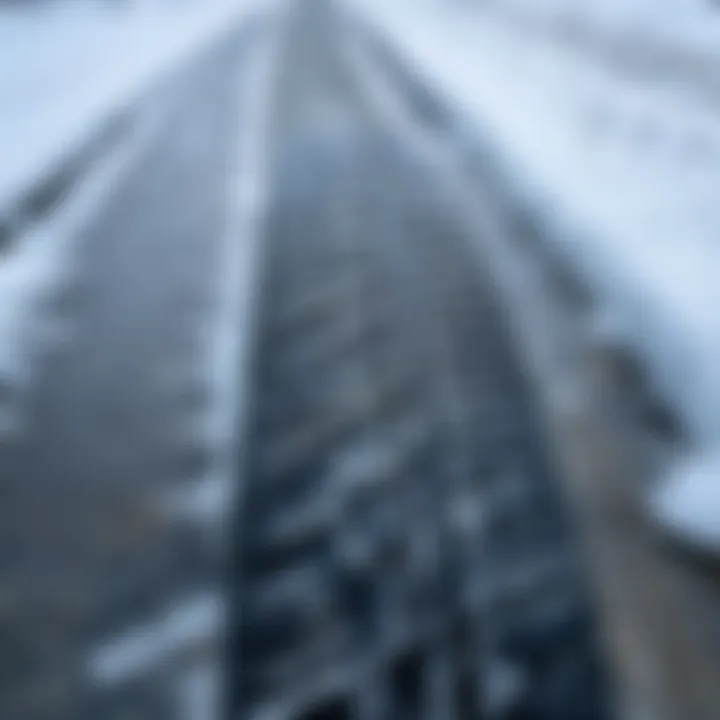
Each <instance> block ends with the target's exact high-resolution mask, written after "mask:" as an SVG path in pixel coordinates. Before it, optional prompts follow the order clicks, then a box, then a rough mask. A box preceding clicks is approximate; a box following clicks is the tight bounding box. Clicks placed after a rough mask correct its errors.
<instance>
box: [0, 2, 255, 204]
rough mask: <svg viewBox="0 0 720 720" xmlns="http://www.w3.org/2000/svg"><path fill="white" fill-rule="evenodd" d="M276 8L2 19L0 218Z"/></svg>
mask: <svg viewBox="0 0 720 720" xmlns="http://www.w3.org/2000/svg"><path fill="white" fill-rule="evenodd" d="M268 4H269V2H268V0H212V2H208V3H196V2H193V3H182V4H181V3H170V2H167V3H162V4H160V3H158V4H157V5H155V6H153V5H148V6H147V7H148V8H150V9H149V10H140V9H137V10H132V9H128V10H126V11H124V12H123V11H122V10H121V9H118V8H106V9H104V10H103V9H100V8H95V9H92V7H88V4H87V3H83V2H75V3H70V4H61V5H60V6H53V5H50V6H41V8H40V9H38V10H36V11H34V12H30V11H25V12H18V11H17V10H15V11H13V10H7V9H6V10H4V11H2V12H0V68H3V70H4V71H3V72H0V107H2V113H1V114H0V157H2V159H3V161H2V165H1V166H0V213H5V212H6V211H7V208H8V206H9V205H11V204H12V202H13V200H14V199H15V198H16V197H17V196H18V194H20V193H24V192H26V191H27V190H28V189H29V188H30V187H31V186H32V184H33V183H34V182H36V181H37V180H38V179H41V178H42V177H43V176H44V175H46V174H47V173H48V171H49V169H50V168H51V166H52V165H54V164H55V163H57V162H58V161H60V160H61V159H62V158H63V157H64V156H68V155H70V154H72V153H73V152H74V151H75V150H76V149H77V147H78V145H81V144H82V143H83V142H85V141H86V140H87V138H88V136H89V135H90V134H92V133H93V132H94V131H95V129H96V127H97V126H98V125H99V124H100V123H101V122H102V121H103V120H104V119H105V118H107V117H108V116H110V115H112V114H113V113H114V112H116V111H118V110H122V109H124V108H127V106H128V105H129V104H131V103H132V102H133V100H134V99H136V98H137V97H138V95H140V94H142V92H143V90H144V89H146V88H148V86H149V85H151V84H152V83H153V82H154V81H155V80H157V79H158V78H159V77H161V76H162V75H163V74H164V73H165V72H167V71H168V70H169V69H170V68H172V67H173V66H176V65H178V64H180V63H182V61H183V59H184V58H187V57H189V56H190V55H191V54H192V53H193V52H196V51H198V50H199V49H200V48H201V47H202V45H203V44H204V43H206V42H207V41H209V40H210V39H211V38H212V37H213V36H214V35H216V34H217V33H219V32H221V31H222V30H223V29H225V28H228V27H229V23H230V22H231V21H232V20H233V19H239V18H241V17H242V15H243V14H244V13H245V14H246V13H249V12H250V11H252V10H256V9H258V8H259V7H262V6H263V5H268Z"/></svg>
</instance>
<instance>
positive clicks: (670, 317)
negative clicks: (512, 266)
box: [355, 0, 720, 544]
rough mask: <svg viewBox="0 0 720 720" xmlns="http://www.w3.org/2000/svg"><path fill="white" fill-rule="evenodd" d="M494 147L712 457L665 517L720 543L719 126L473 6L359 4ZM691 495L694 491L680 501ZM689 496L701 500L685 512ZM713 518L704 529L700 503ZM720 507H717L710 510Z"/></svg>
mask: <svg viewBox="0 0 720 720" xmlns="http://www.w3.org/2000/svg"><path fill="white" fill-rule="evenodd" d="M355 4H356V5H357V6H358V8H362V10H363V12H364V13H365V15H366V16H367V17H368V18H370V19H372V21H373V22H374V23H375V24H376V25H377V26H379V27H380V28H381V30H382V31H383V33H384V34H385V35H386V36H387V37H388V38H390V39H392V41H393V43H394V44H395V45H396V46H397V47H398V49H399V50H400V51H401V53H402V54H403V55H404V56H405V57H406V58H407V59H408V60H410V61H412V62H413V64H414V66H415V67H416V68H417V70H418V72H419V74H420V75H422V76H423V77H425V78H427V79H428V80H429V81H430V82H431V83H432V85H433V87H434V89H435V90H436V91H438V93H439V94H440V95H441V96H442V97H444V98H445V100H446V101H447V102H448V103H449V104H450V106H451V107H453V108H454V109H455V110H457V111H458V112H459V114H460V117H461V118H462V123H464V124H465V125H466V128H465V129H467V130H468V131H469V132H471V133H477V134H482V137H481V142H482V143H483V144H484V145H487V144H490V145H491V146H493V147H495V148H496V149H497V150H498V151H499V153H500V155H501V157H502V159H503V160H504V162H505V166H506V168H507V170H508V172H509V173H510V174H511V175H512V177H513V178H514V180H515V182H516V187H517V192H518V194H519V195H520V196H521V197H523V199H525V200H527V201H530V202H532V203H533V205H534V206H535V207H538V208H539V209H541V211H542V213H543V216H544V218H545V219H546V220H547V222H548V223H549V225H550V227H551V228H552V230H553V232H552V235H553V240H554V241H555V242H556V243H557V245H558V248H559V249H560V250H561V251H562V252H563V254H564V256H566V257H567V258H569V259H570V261H571V262H572V263H573V265H574V266H575V267H576V268H577V269H578V271H579V272H580V273H581V274H582V276H583V277H584V278H585V280H586V281H587V282H588V284H589V285H590V286H591V287H592V288H593V290H594V291H595V293H596V294H597V296H598V297H599V298H600V299H601V300H602V301H603V302H604V305H605V308H606V312H607V315H608V317H609V318H610V324H611V326H612V327H613V331H614V332H615V333H617V334H618V335H619V336H621V337H623V338H624V339H626V340H627V341H629V342H631V343H632V344H633V345H634V346H635V347H636V348H637V349H638V351H639V353H640V354H641V355H642V356H643V359H644V360H645V362H646V363H647V365H648V367H649V369H650V371H651V373H652V376H653V380H654V382H655V384H656V385H657V387H658V389H659V390H660V391H661V392H662V393H663V394H664V395H665V396H666V397H667V398H668V399H669V400H670V402H671V403H672V404H673V405H674V406H675V407H676V408H677V409H678V411H679V412H680V413H681V416H682V417H683V420H684V421H685V423H686V424H687V426H688V428H689V429H690V431H691V433H692V435H693V437H694V438H695V440H696V442H697V451H698V453H699V454H700V455H702V456H703V459H702V460H699V461H695V462H696V465H697V467H700V468H702V469H703V471H699V470H698V469H697V467H695V466H693V470H692V478H693V480H692V488H691V489H690V488H689V483H690V481H689V480H688V479H687V473H686V472H685V471H684V470H679V471H678V472H679V473H680V476H681V478H683V479H682V480H681V481H680V482H672V483H669V484H668V485H667V486H664V488H665V490H663V491H662V492H661V493H660V495H659V496H658V498H657V502H656V503H655V506H654V509H655V510H656V511H657V512H659V513H660V514H661V516H662V517H663V518H664V520H665V521H666V522H667V523H668V524H670V525H671V526H672V527H673V528H674V529H675V530H676V531H679V532H682V533H683V534H686V535H688V536H690V538H691V539H693V540H694V541H699V540H701V541H703V542H704V543H705V544H707V543H712V542H714V543H717V542H718V540H720V483H718V481H717V480H716V479H715V478H714V477H713V476H714V474H715V468H717V467H718V463H717V461H714V460H711V461H710V463H711V468H712V469H711V470H709V469H708V460H707V457H712V456H714V455H715V452H716V448H718V447H719V445H718V443H719V441H720V411H719V408H720V318H718V316H717V308H718V307H720V283H718V281H717V268H718V267H720V245H719V244H718V242H717V237H718V233H719V232H720V210H718V206H717V186H718V180H719V179H720V125H718V123H717V118H716V116H715V114H714V113H713V112H711V111H710V110H709V109H707V108H705V107H702V106H699V105H698V106H697V107H692V106H689V105H688V104H687V103H686V102H684V101H682V100H679V99H678V97H677V95H676V94H675V93H674V92H673V89H672V88H664V87H661V86H658V85H649V84H644V83H642V82H638V81H637V80H636V79H632V78H627V79H625V78H621V77H618V75H617V73H611V72H609V71H608V70H607V68H605V67H603V66H602V65H600V64H598V63H593V62H592V61H591V60H590V59H583V58H581V57H579V56H577V55H575V54H568V53H566V52H563V51H562V49H560V48H558V47H557V46H554V45H553V44H552V43H551V42H547V41H545V40H543V39H542V38H540V37H538V38H537V39H532V38H531V37H529V36H528V34H526V33H520V34H517V33H513V32H512V30H511V29H510V28H509V27H508V25H507V24H506V23H503V22H501V21H494V20H493V19H492V18H491V17H490V16H488V15H487V13H484V12H482V11H481V10H480V9H472V8H468V5H467V4H464V5H458V6H455V8H454V9H453V8H452V7H449V6H448V5H447V4H445V5H444V6H440V5H439V4H435V5H433V4H430V3H427V4H426V5H424V6H419V5H418V4H414V5H412V6H411V5H410V4H409V3H398V4H394V5H393V6H392V7H390V6H384V5H382V4H380V3H377V2H371V0H355ZM679 488H683V490H682V491H681V490H679ZM690 498H692V501H693V502H692V503H690V502H687V500H689V499H690ZM698 505H700V506H702V507H704V509H705V512H704V513H703V515H702V516H700V515H699V514H698V513H697V512H696V508H697V506H698ZM710 508H711V509H710Z"/></svg>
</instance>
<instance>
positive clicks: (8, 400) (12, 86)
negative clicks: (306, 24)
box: [0, 0, 271, 435]
mask: <svg viewBox="0 0 720 720" xmlns="http://www.w3.org/2000/svg"><path fill="white" fill-rule="evenodd" d="M270 5H271V0H244V1H243V0H214V1H213V2H210V3H171V2H163V3H160V2H158V3H155V4H145V5H142V6H125V7H124V8H120V7H113V6H109V5H101V4H98V5H91V4H88V3H83V2H75V3H60V4H48V5H42V6H40V7H34V8H32V9H30V10H28V9H18V8H14V9H13V8H5V9H3V10H2V11H1V12H0V108H2V112H1V113H0V158H2V162H1V163H0V225H2V221H6V220H7V219H8V217H10V218H12V216H13V212H14V204H15V203H16V202H17V200H18V198H19V197H21V196H24V195H25V194H26V193H27V192H28V191H31V190H32V189H33V188H34V186H35V183H36V182H38V181H40V180H42V179H43V178H45V177H46V176H47V175H48V173H50V172H54V171H55V170H56V168H57V166H58V165H61V164H62V163H63V162H64V159H65V157H68V156H71V155H73V154H74V153H76V152H77V151H78V150H79V149H80V148H82V147H83V145H84V144H86V143H87V142H88V141H89V139H90V138H91V137H92V136H93V135H94V134H95V132H96V131H97V130H98V128H99V127H100V126H101V125H102V124H103V123H104V122H105V121H106V120H107V119H108V118H110V117H112V115H113V113H114V112H115V111H116V110H117V109H125V108H128V107H129V106H131V105H132V103H133V102H135V101H136V100H137V99H138V98H139V97H141V96H142V95H143V93H145V92H148V91H149V90H150V89H151V86H152V84H153V83H155V82H158V81H159V80H160V79H161V78H162V77H163V76H164V75H165V74H167V73H168V72H169V71H171V70H172V69H173V68H174V67H177V66H178V65H180V64H181V63H182V62H184V61H188V60H190V58H191V57H192V54H193V53H197V52H199V51H201V50H202V48H203V47H204V46H205V45H206V44H207V43H210V42H211V41H212V39H213V38H214V37H216V36H217V35H218V34H220V33H222V31H223V30H225V29H229V28H230V27H231V24H232V23H233V22H238V21H241V20H242V19H243V17H244V16H245V15H247V14H249V13H251V12H253V11H255V10H258V9H261V8H267V7H269V6H270ZM141 124H142V123H141ZM131 135H134V136H140V137H127V138H125V139H124V140H123V141H122V142H121V143H120V146H119V147H117V148H115V149H113V150H112V154H111V153H107V154H105V155H102V154H101V156H100V157H99V158H98V159H97V163H96V165H97V167H95V166H93V167H91V168H90V173H89V175H88V176H87V177H86V178H85V179H84V180H83V181H82V183H81V186H80V187H79V188H78V189H77V191H74V192H73V194H72V196H71V197H70V198H69V200H68V201H67V202H66V203H65V204H64V205H63V206H62V207H61V208H60V209H59V210H58V211H54V212H53V213H51V214H50V215H49V216H48V217H47V218H45V219H44V220H42V221H40V222H37V223H33V224H31V225H30V226H29V227H27V228H23V229H22V231H21V232H20V233H19V235H18V236H16V237H13V238H12V242H11V243H10V244H9V247H7V248H1V247H0V251H2V254H0V435H3V434H5V433H6V432H9V431H12V430H14V429H16V425H17V422H18V418H17V412H16V411H17V404H18V403H17V398H16V397H15V396H16V395H17V394H18V392H20V388H22V386H23V385H24V384H25V383H26V382H27V381H28V379H29V375H30V358H31V357H32V355H33V353H34V352H36V351H37V348H38V343H40V344H43V343H45V342H46V341H47V340H48V339H49V338H50V337H51V336H52V335H53V334H57V333H56V330H59V329H60V328H59V327H49V325H51V324H53V323H54V324H55V325H56V326H57V325H58V322H55V321H54V320H53V319H52V318H49V317H48V312H47V307H48V305H49V302H50V300H49V298H50V296H51V295H52V294H53V293H55V292H57V291H58V290H59V288H60V287H61V286H62V283H63V279H62V278H63V277H64V276H66V275H67V274H68V273H70V272H71V267H70V265H71V262H70V260H71V259H72V257H73V250H72V245H73V238H74V237H75V236H76V235H77V234H78V230H79V228H80V227H81V226H82V225H83V223H86V222H87V220H88V218H90V217H92V215H93V212H94V211H95V209H96V206H97V205H98V203H100V202H102V199H103V198H104V197H107V196H108V193H109V192H111V190H112V185H113V183H116V182H117V181H118V178H119V177H121V176H122V174H123V173H124V172H126V170H127V168H128V167H130V165H131V164H132V157H134V156H135V155H136V154H137V152H138V150H139V148H138V144H139V143H140V144H142V142H144V141H142V142H141V138H142V137H145V138H146V140H147V136H148V133H147V132H145V130H144V129H143V128H140V129H139V131H138V132H135V131H133V133H131ZM123 154H124V156H125V157H120V156H122V155H123ZM2 229H3V228H1V227H0V230H2ZM1 240H2V239H1V238H0V241H1Z"/></svg>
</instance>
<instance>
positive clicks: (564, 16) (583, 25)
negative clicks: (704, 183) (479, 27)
mask: <svg viewBox="0 0 720 720" xmlns="http://www.w3.org/2000/svg"><path fill="white" fill-rule="evenodd" d="M481 7H482V10H483V11H485V12H488V13H490V14H492V15H493V16H494V17H496V18H497V19H502V20H504V21H506V22H507V23H508V24H509V25H510V26H511V27H512V28H514V29H516V30H518V31H522V32H527V33H529V34H535V35H541V36H544V37H545V38H547V39H548V40H551V41H553V42H555V43H557V44H558V45H559V46H561V47H563V48H566V49H571V50H573V51H574V52H577V53H579V54H581V55H585V56H587V57H589V58H592V59H594V60H597V61H599V62H601V63H604V64H606V65H607V66H608V68H612V69H614V70H615V71H616V72H618V73H620V74H623V75H625V76H629V75H631V74H632V75H635V76H637V77H638V79H642V80H644V81H647V82H652V83H663V84H665V85H666V86H668V85H671V84H672V85H674V86H675V88H676V89H677V90H678V91H681V92H682V93H684V94H686V95H687V96H688V98H689V99H690V100H691V101H700V102H705V103H708V104H710V105H711V106H713V107H717V106H718V105H719V104H720V68H718V59H719V58H720V7H716V6H713V3H712V2H711V1H710V0H659V1H657V0H632V2H626V1H624V0H600V1H599V2H593V3H588V2H583V1H582V0H541V1H540V2H538V1H537V0H487V1H486V2H484V3H483V4H482V6H481Z"/></svg>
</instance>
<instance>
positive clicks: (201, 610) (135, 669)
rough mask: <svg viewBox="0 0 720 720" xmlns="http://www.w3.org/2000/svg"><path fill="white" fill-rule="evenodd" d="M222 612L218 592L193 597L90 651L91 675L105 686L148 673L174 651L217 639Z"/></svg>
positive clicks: (178, 651)
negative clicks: (91, 652) (94, 650)
mask: <svg viewBox="0 0 720 720" xmlns="http://www.w3.org/2000/svg"><path fill="white" fill-rule="evenodd" d="M224 615H225V608H224V606H223V604H222V600H221V598H220V596H219V595H218V594H217V593H210V594H208V595H202V596H199V597H197V598H193V599H192V600H189V601H187V602H186V603H184V604H182V605H178V606H177V607H175V608H172V609H171V610H170V611H168V612H164V613H162V614H161V616H160V617H159V618H158V619H157V620H155V621H152V622H148V623H147V624H143V625H138V626H136V627H133V628H131V629H130V630H128V631H126V632H125V634H123V635H121V636H119V637H116V638H113V639H111V640H109V641H108V642H107V643H106V644H105V645H103V646H102V647H100V648H99V649H98V650H97V651H96V652H95V653H94V654H93V656H92V658H91V660H90V667H89V670H90V675H91V677H92V678H93V679H94V680H95V681H97V682H99V683H102V684H104V685H117V684H121V683H125V682H128V681H131V680H133V679H135V678H137V677H139V676H141V675H143V674H146V673H151V672H153V671H154V670H157V669H158V668H161V667H163V665H164V664H165V663H167V662H168V661H169V660H170V659H171V658H172V657H173V656H175V655H176V654H178V653H181V652H187V651H188V650H189V649H191V648H192V647H193V646H196V645H201V644H203V643H206V642H208V643H209V642H212V641H213V640H214V639H216V638H217V636H218V632H219V630H220V629H221V628H222V627H223V626H224Z"/></svg>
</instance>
